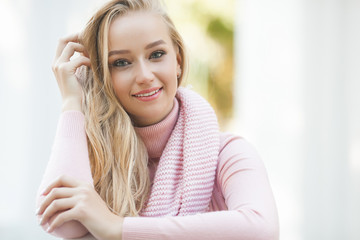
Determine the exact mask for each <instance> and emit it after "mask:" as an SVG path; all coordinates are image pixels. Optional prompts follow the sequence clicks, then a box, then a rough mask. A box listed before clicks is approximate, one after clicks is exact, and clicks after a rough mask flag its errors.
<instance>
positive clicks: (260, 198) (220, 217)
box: [38, 100, 279, 240]
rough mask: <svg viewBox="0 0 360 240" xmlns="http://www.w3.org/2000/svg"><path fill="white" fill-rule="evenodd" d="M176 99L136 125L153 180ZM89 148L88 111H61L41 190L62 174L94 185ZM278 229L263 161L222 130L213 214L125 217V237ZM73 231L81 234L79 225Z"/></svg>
mask: <svg viewBox="0 0 360 240" xmlns="http://www.w3.org/2000/svg"><path fill="white" fill-rule="evenodd" d="M174 101H175V104H174V108H173V110H172V111H171V113H170V114H169V115H168V116H167V117H166V118H165V119H164V120H163V121H161V122H159V123H157V124H155V125H152V126H149V127H144V128H136V131H137V132H138V133H139V135H140V136H141V137H142V139H143V141H144V143H145V145H146V147H147V149H148V153H149V171H150V176H151V179H153V177H154V174H155V171H156V168H157V164H158V161H159V158H160V156H161V154H162V151H163V150H164V148H165V145H166V143H167V140H168V138H169V137H170V135H171V132H172V129H173V128H174V126H175V124H176V120H177V117H178V102H177V100H174ZM87 151H88V149H87V145H86V135H85V128H84V115H83V114H82V113H81V112H78V111H67V112H64V113H62V115H61V117H60V121H59V124H58V130H57V133H56V137H55V142H54V146H53V149H52V154H51V157H50V161H49V163H48V166H47V169H46V171H45V175H44V177H43V181H42V183H41V186H40V189H43V188H45V186H47V185H48V184H49V183H50V182H51V181H53V180H54V179H55V178H56V177H57V176H59V175H62V174H66V175H70V176H73V177H77V178H79V179H82V180H85V181H88V182H91V183H92V178H91V170H90V165H89V158H88V154H87ZM38 199H39V197H38ZM75 227H76V226H75ZM278 228H279V227H278V216H277V210H276V207H275V202H274V198H273V194H272V191H271V187H270V184H269V181H268V177H267V174H266V170H265V168H264V165H263V163H262V161H261V159H260V158H259V156H258V154H257V153H256V151H255V150H254V149H253V147H252V146H251V145H250V144H249V143H248V142H246V141H245V140H244V139H243V138H241V137H238V136H234V135H232V134H229V133H221V135H220V153H219V160H218V167H217V174H216V178H215V185H214V190H213V195H212V198H211V202H210V212H207V213H202V214H196V215H192V216H182V217H161V218H155V217H126V218H125V220H124V225H123V239H124V240H128V239H129V240H130V239H154V240H155V239H179V240H181V239H266V240H269V239H278V235H279V234H278ZM64 231H67V229H64V228H62V229H60V230H59V231H55V232H56V234H57V235H60V236H62V237H65V236H67V237H69V235H68V233H67V234H64V233H63V232H64ZM69 231H70V230H69ZM71 232H73V233H74V234H75V235H76V229H72V230H71ZM75 235H74V236H75Z"/></svg>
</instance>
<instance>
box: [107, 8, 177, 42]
mask: <svg viewBox="0 0 360 240" xmlns="http://www.w3.org/2000/svg"><path fill="white" fill-rule="evenodd" d="M108 37H109V45H110V46H115V45H125V46H126V45H133V44H134V43H145V42H146V43H148V42H154V41H158V40H160V39H162V40H163V41H165V42H166V43H171V39H170V35H169V29H168V27H167V25H166V24H165V22H164V20H163V18H162V17H161V16H160V15H158V14H154V13H151V12H131V13H128V14H126V15H124V16H118V17H116V18H115V19H114V20H113V21H112V23H111V24H110V28H109V36H108Z"/></svg>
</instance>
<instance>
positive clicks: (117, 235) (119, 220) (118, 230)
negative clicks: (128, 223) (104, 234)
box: [109, 216, 125, 240]
mask: <svg viewBox="0 0 360 240" xmlns="http://www.w3.org/2000/svg"><path fill="white" fill-rule="evenodd" d="M115 218H116V219H114V221H113V224H112V226H113V227H112V231H111V236H109V240H122V233H123V223H124V219H125V218H123V217H120V216H116V217H115Z"/></svg>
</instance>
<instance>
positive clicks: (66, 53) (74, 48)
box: [57, 42, 85, 63]
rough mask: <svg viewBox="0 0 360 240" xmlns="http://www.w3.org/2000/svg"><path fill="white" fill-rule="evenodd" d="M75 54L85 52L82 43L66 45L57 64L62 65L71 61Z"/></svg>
mask: <svg viewBox="0 0 360 240" xmlns="http://www.w3.org/2000/svg"><path fill="white" fill-rule="evenodd" d="M75 52H80V53H82V52H85V47H84V46H83V45H81V44H80V43H74V42H69V43H68V44H66V46H65V48H64V50H63V51H62V53H61V55H60V57H59V58H58V59H57V62H59V63H62V62H68V61H70V58H71V57H72V56H73V55H74V53H75Z"/></svg>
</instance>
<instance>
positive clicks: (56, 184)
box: [42, 175, 80, 195]
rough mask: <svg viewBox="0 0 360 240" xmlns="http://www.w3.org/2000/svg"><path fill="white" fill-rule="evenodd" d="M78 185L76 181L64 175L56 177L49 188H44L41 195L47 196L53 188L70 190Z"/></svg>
mask: <svg viewBox="0 0 360 240" xmlns="http://www.w3.org/2000/svg"><path fill="white" fill-rule="evenodd" d="M79 185H80V182H79V181H78V180H76V179H74V178H72V177H69V176H66V175H62V176H60V177H58V178H57V179H56V180H55V181H53V182H52V183H51V184H50V185H49V186H47V188H45V189H44V191H43V192H42V195H48V194H49V192H50V191H51V190H52V189H53V188H60V187H69V188H72V187H77V186H79Z"/></svg>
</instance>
